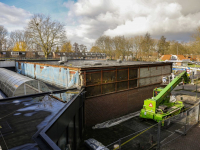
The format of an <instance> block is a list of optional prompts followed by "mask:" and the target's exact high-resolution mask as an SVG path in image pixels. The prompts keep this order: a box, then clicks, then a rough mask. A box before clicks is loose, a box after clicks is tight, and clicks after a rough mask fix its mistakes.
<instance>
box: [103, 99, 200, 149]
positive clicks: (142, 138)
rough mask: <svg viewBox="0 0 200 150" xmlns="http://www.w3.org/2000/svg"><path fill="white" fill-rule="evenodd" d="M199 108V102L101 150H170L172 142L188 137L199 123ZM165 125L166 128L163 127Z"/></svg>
mask: <svg viewBox="0 0 200 150" xmlns="http://www.w3.org/2000/svg"><path fill="white" fill-rule="evenodd" d="M199 107H200V103H199V102H198V103H196V104H195V105H193V106H192V107H190V108H187V110H186V109H185V110H184V111H183V112H181V113H180V114H178V115H174V116H171V117H168V118H166V119H165V120H164V121H163V122H159V123H155V124H153V125H150V126H149V127H147V128H144V129H142V130H138V131H137V132H135V133H132V134H130V135H127V136H125V137H123V138H120V139H119V140H117V141H115V142H113V143H111V144H109V145H107V146H106V147H104V148H102V149H101V150H129V149H130V150H131V149H134V150H141V149H143V150H151V149H156V150H167V149H170V143H171V142H172V141H174V140H176V139H177V138H179V137H181V136H182V135H186V134H187V132H189V131H190V129H191V128H192V127H193V126H195V125H196V124H197V123H199V121H200V109H199ZM163 123H164V124H165V126H162V124H163ZM183 149H184V148H183Z"/></svg>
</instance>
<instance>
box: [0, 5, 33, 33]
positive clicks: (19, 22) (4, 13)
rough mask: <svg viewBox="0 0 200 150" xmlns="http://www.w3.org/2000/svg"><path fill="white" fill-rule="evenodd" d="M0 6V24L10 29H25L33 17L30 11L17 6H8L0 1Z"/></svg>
mask: <svg viewBox="0 0 200 150" xmlns="http://www.w3.org/2000/svg"><path fill="white" fill-rule="evenodd" d="M0 8H1V9H0V24H1V25H3V26H4V27H5V28H7V29H8V31H12V30H17V29H23V27H25V26H26V25H27V23H28V20H29V18H30V17H31V14H30V13H29V12H27V11H25V10H24V9H21V8H16V7H15V6H8V5H6V4H3V3H1V2H0Z"/></svg>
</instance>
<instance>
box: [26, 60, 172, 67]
mask: <svg viewBox="0 0 200 150" xmlns="http://www.w3.org/2000/svg"><path fill="white" fill-rule="evenodd" d="M25 62H33V61H29V60H26V61H25ZM34 63H38V64H45V65H59V66H67V67H74V68H94V67H97V68H99V67H113V66H114V67H115V66H116V67H120V66H133V65H150V64H171V63H169V62H145V61H122V63H119V62H117V61H116V60H68V62H65V63H64V64H59V63H58V61H34Z"/></svg>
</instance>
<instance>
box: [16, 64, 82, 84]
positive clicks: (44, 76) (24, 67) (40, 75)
mask: <svg viewBox="0 0 200 150" xmlns="http://www.w3.org/2000/svg"><path fill="white" fill-rule="evenodd" d="M16 71H17V72H18V73H20V74H23V75H26V76H28V77H31V78H34V79H38V80H42V81H44V82H47V83H50V84H53V85H56V86H60V87H63V88H69V87H72V86H79V85H80V84H81V83H80V77H79V72H78V71H76V70H70V69H68V68H59V67H52V66H40V65H38V64H31V63H20V65H19V63H18V62H16Z"/></svg>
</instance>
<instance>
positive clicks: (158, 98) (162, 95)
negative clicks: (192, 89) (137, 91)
mask: <svg viewBox="0 0 200 150" xmlns="http://www.w3.org/2000/svg"><path fill="white" fill-rule="evenodd" d="M183 80H184V83H189V78H188V75H187V72H186V71H184V72H182V73H181V74H179V75H178V76H177V77H176V78H175V79H174V80H172V82H170V83H169V84H168V85H167V86H166V87H165V88H164V89H163V90H162V91H161V92H160V93H159V94H158V95H157V96H156V97H154V98H153V100H154V101H156V105H157V106H159V105H160V104H161V103H162V102H163V100H164V99H165V98H166V97H167V96H169V94H170V93H171V91H172V90H173V89H174V88H175V87H176V86H177V85H178V84H179V83H180V82H181V81H183Z"/></svg>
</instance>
